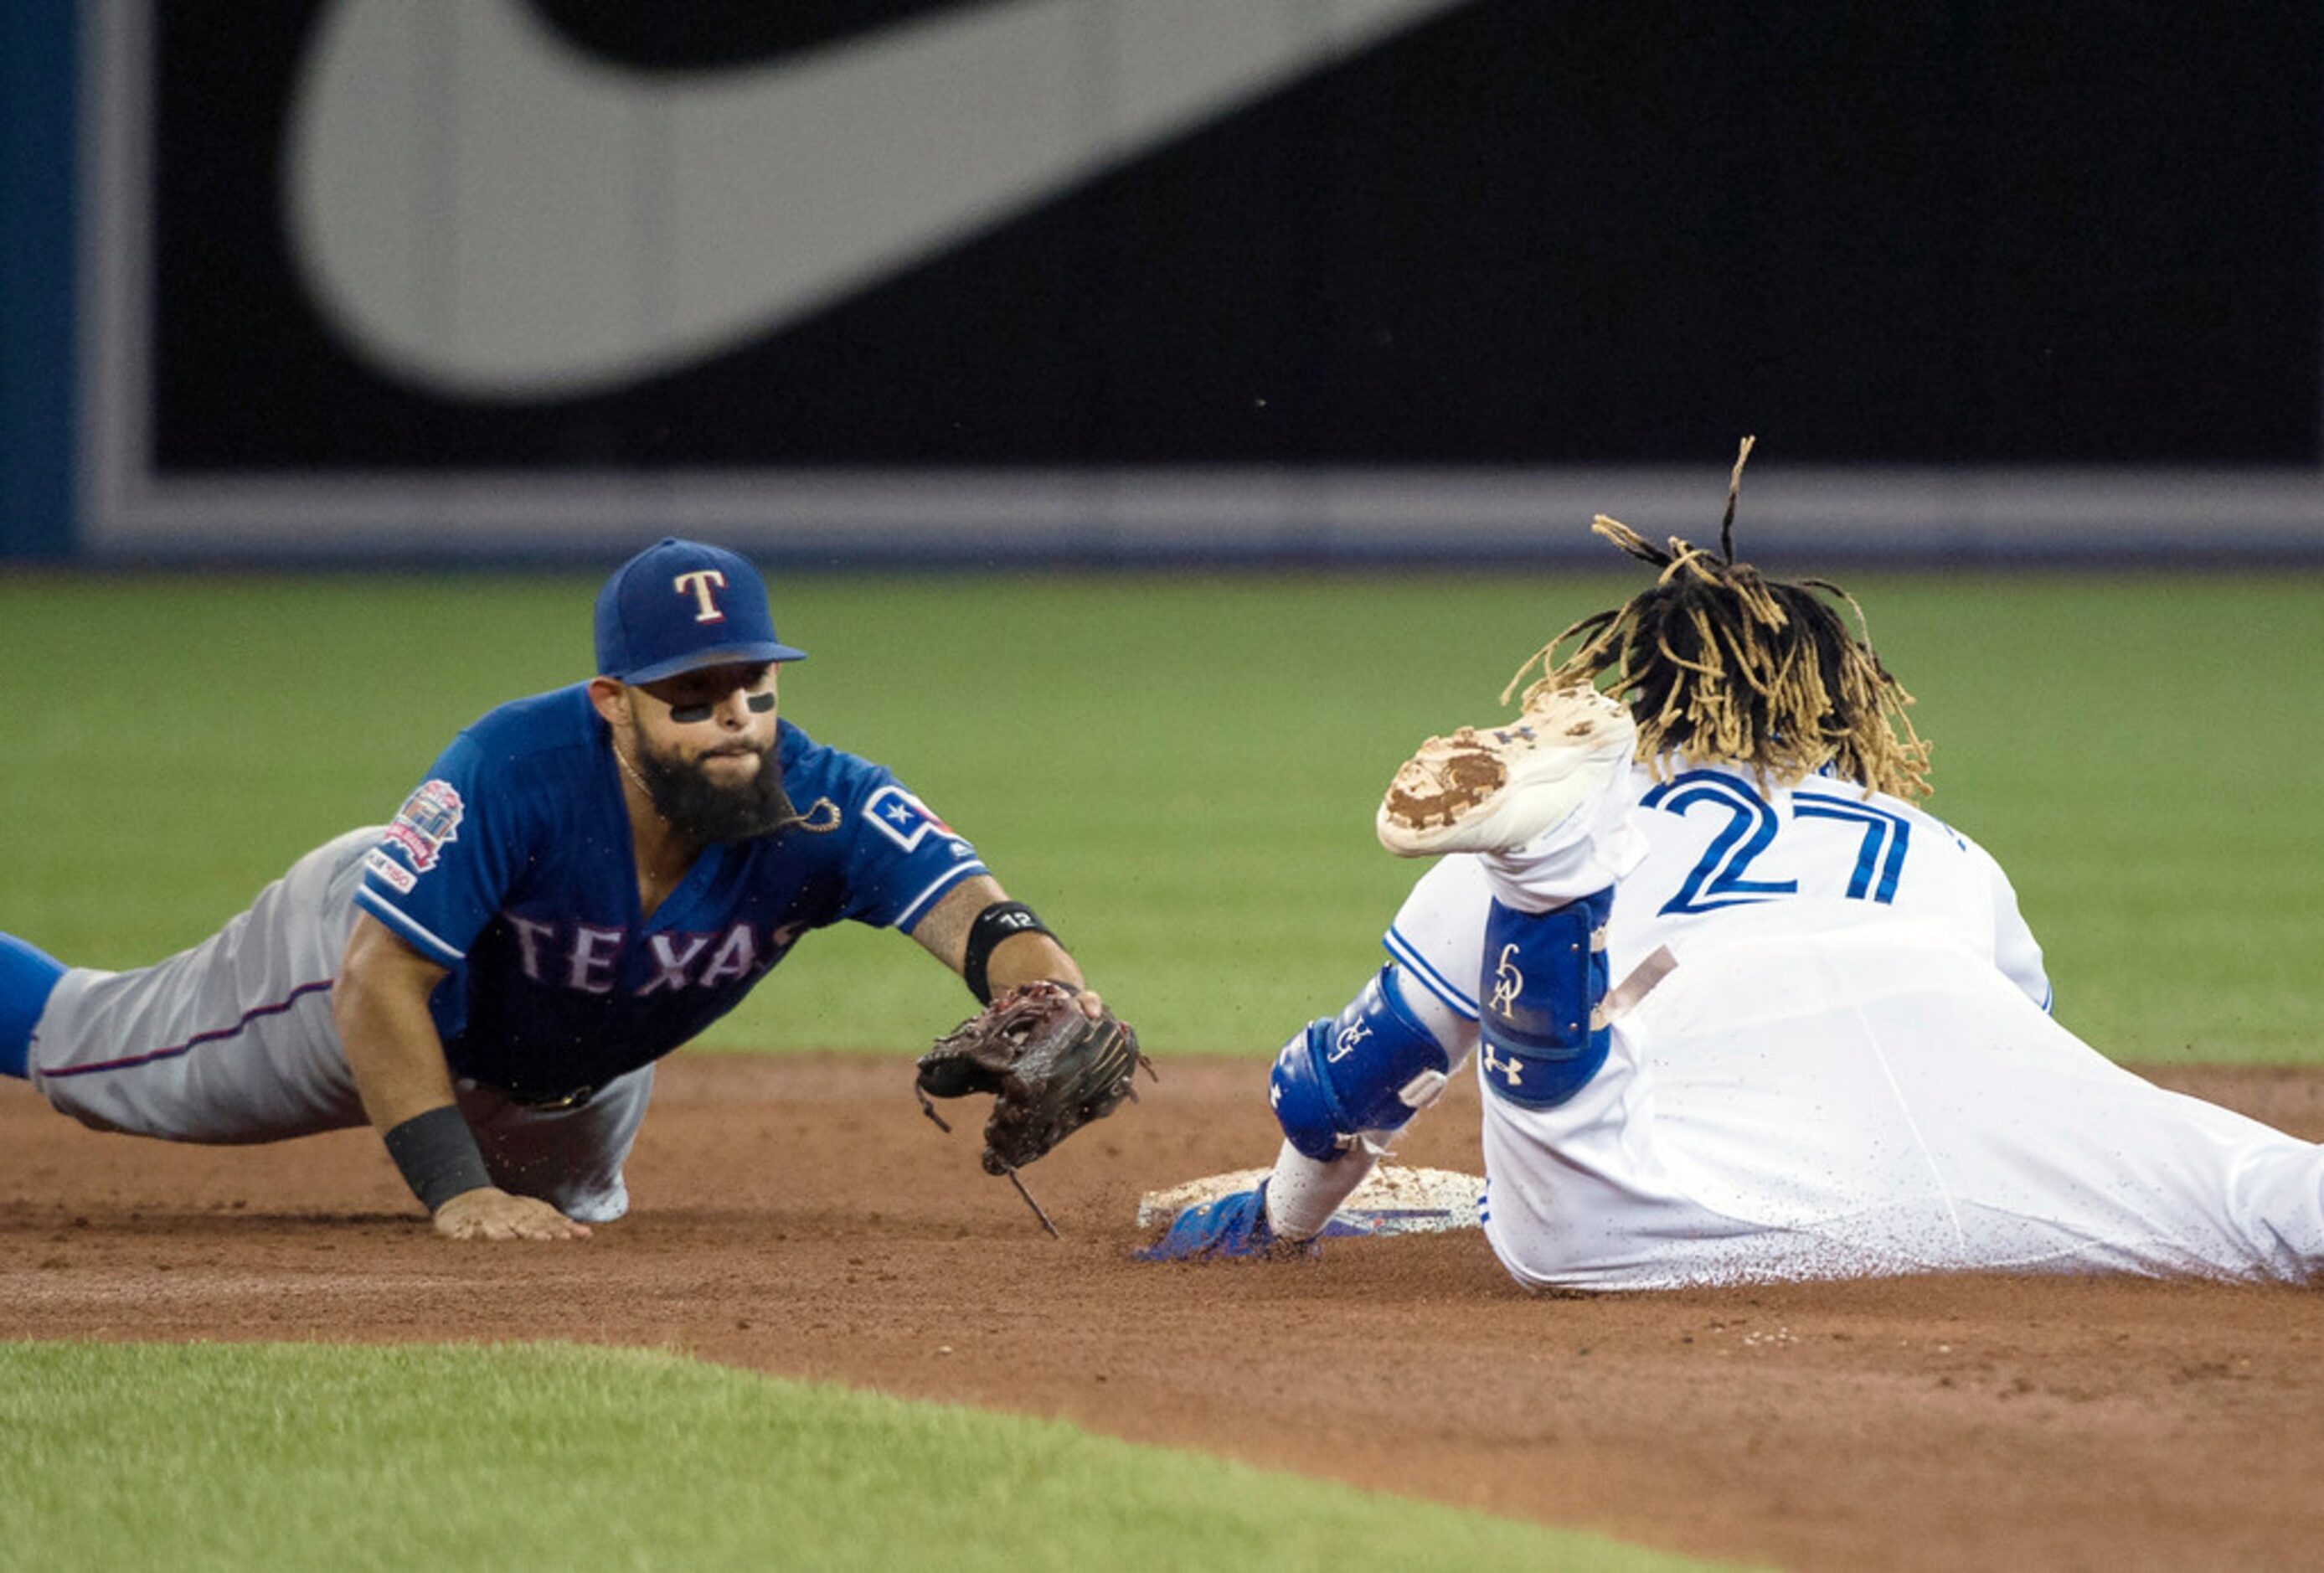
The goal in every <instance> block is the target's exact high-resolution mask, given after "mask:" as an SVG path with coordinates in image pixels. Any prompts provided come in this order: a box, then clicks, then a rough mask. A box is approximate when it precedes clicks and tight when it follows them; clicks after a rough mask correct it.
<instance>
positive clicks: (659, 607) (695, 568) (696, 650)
mask: <svg viewBox="0 0 2324 1573" xmlns="http://www.w3.org/2000/svg"><path fill="white" fill-rule="evenodd" d="M806 656H807V652H806V651H804V650H794V649H792V648H791V647H790V646H789V645H788V644H785V643H782V642H781V641H780V640H779V639H777V638H776V637H775V615H774V613H773V612H772V611H770V610H769V609H768V606H767V581H766V580H765V579H763V578H760V577H759V570H758V569H755V568H752V566H751V565H750V564H749V563H748V562H747V561H745V560H743V559H742V558H741V557H739V556H737V555H736V554H735V553H733V552H731V551H727V550H726V549H725V548H724V547H719V546H705V545H703V544H702V543H701V542H700V541H680V540H678V538H677V537H676V536H674V535H673V536H666V537H664V538H663V539H662V540H661V541H659V542H658V543H656V544H655V545H652V546H649V547H647V548H646V549H645V550H644V551H641V552H639V553H638V554H637V555H636V556H635V557H633V558H632V559H630V560H629V561H627V562H625V563H623V564H622V566H621V567H619V568H617V569H614V570H613V578H609V579H607V580H606V581H605V588H604V589H602V590H599V591H598V592H597V670H598V671H600V672H602V673H604V675H605V676H607V677H612V678H619V679H621V680H622V681H623V682H628V683H650V682H653V681H655V680H658V679H660V678H666V677H675V676H677V675H678V673H679V672H682V671H693V670H694V669H695V668H696V667H698V666H719V665H723V664H724V663H726V662H737V661H800V660H804V659H805V658H806Z"/></svg>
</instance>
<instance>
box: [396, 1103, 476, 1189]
mask: <svg viewBox="0 0 2324 1573" xmlns="http://www.w3.org/2000/svg"><path fill="white" fill-rule="evenodd" d="M382 1139H383V1141H385V1142H386V1143H387V1155H388V1156H389V1157H390V1158H392V1159H394V1160H395V1166H396V1167H397V1168H398V1169H400V1170H403V1183H404V1184H406V1185H408V1186H410V1188H411V1194H412V1195H414V1196H416V1197H418V1198H420V1206H421V1207H424V1208H427V1209H428V1210H429V1213H430V1214H431V1215H432V1214H433V1213H434V1212H435V1211H436V1209H437V1208H439V1207H442V1206H443V1205H444V1204H445V1203H446V1202H447V1201H449V1200H451V1199H452V1198H454V1197H456V1196H458V1195H459V1194H460V1193H461V1192H462V1191H467V1190H475V1189H479V1188H481V1187H484V1186H487V1185H490V1184H491V1183H492V1182H493V1177H492V1176H491V1175H490V1174H489V1173H487V1172H486V1171H485V1169H484V1153H483V1152H480V1151H479V1150H478V1149H477V1147H476V1138H475V1133H473V1132H471V1131H470V1130H469V1129H468V1122H467V1120H466V1118H464V1117H463V1116H462V1115H461V1113H460V1109H459V1106H458V1105H457V1104H446V1105H445V1106H443V1107H442V1108H440V1109H429V1111H428V1112H427V1113H426V1114H424V1115H412V1116H411V1117H410V1119H408V1120H406V1121H404V1122H403V1124H400V1125H398V1126H396V1127H395V1129H393V1130H392V1131H390V1132H388V1133H387V1134H386V1135H385V1136H384V1137H383V1138H382Z"/></svg>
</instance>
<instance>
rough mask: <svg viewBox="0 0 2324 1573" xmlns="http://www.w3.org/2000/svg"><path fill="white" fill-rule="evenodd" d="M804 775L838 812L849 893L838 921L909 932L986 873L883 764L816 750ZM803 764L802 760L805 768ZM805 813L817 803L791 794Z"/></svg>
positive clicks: (954, 832) (980, 862)
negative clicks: (959, 886) (968, 881)
mask: <svg viewBox="0 0 2324 1573" xmlns="http://www.w3.org/2000/svg"><path fill="white" fill-rule="evenodd" d="M814 753H815V754H816V758H815V760H814V761H813V762H812V764H811V765H810V766H809V768H808V770H807V772H806V773H807V774H808V775H810V776H811V777H812V778H813V779H814V782H815V789H814V790H815V791H816V792H818V793H820V794H821V795H823V796H825V797H828V798H830V799H831V800H833V801H834V802H835V804H836V806H837V808H838V810H839V815H838V819H839V828H838V830H837V832H836V834H838V835H840V836H843V837H845V838H846V840H845V846H844V855H843V866H844V884H845V894H844V897H843V898H842V904H841V907H840V910H839V912H838V914H837V915H838V916H840V917H843V918H849V919H853V921H856V922H859V923H870V924H871V925H873V926H874V927H877V928H882V929H900V930H903V931H904V932H906V933H910V932H911V931H912V930H913V929H915V928H917V927H918V924H919V921H920V920H921V919H922V918H925V917H927V914H928V911H929V909H930V908H932V907H934V906H935V905H936V902H938V901H939V900H941V899H942V898H943V896H944V893H945V892H946V891H948V890H950V889H952V888H953V887H954V885H956V884H959V883H960V882H961V881H962V880H964V879H966V878H968V877H969V876H970V875H972V874H982V873H984V872H985V867H984V863H983V860H982V859H981V858H980V857H978V856H977V854H976V848H975V847H973V846H971V845H970V844H969V841H968V839H967V837H964V836H962V835H961V834H960V832H958V831H957V830H954V828H952V827H951V826H949V825H947V824H945V822H944V820H942V819H939V818H937V817H936V813H935V812H934V810H930V809H929V808H928V806H927V804H926V803H924V802H922V801H920V800H919V799H918V797H917V796H915V795H914V794H913V793H912V792H911V791H909V790H908V788H906V787H905V786H904V785H903V783H902V782H899V781H898V780H897V779H896V778H895V776H894V775H892V774H891V773H889V771H888V770H887V769H886V768H885V767H883V766H881V765H877V764H873V763H870V762H869V761H868V760H862V759H858V758H856V757H855V756H854V755H853V754H842V753H840V752H839V751H838V750H836V749H825V748H821V747H816V748H815V749H814ZM803 763H804V762H803ZM792 796H793V798H794V799H795V800H797V801H798V805H799V810H800V811H801V812H802V813H807V814H808V815H809V818H810V820H812V819H813V811H812V801H811V800H810V798H809V797H807V795H805V794H803V793H801V792H798V791H794V792H793V794H792Z"/></svg>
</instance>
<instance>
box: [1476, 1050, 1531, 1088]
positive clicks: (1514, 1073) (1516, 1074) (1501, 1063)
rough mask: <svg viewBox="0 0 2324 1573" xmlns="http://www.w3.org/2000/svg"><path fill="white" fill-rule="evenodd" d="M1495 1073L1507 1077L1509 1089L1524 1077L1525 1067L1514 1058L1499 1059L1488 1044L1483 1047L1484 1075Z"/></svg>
mask: <svg viewBox="0 0 2324 1573" xmlns="http://www.w3.org/2000/svg"><path fill="white" fill-rule="evenodd" d="M1495 1071H1499V1072H1500V1073H1501V1074H1502V1075H1503V1076H1506V1077H1508V1078H1509V1085H1510V1086H1511V1087H1515V1086H1517V1083H1518V1082H1519V1081H1521V1080H1522V1079H1524V1076H1525V1067H1524V1066H1523V1065H1522V1064H1520V1063H1519V1062H1518V1061H1517V1059H1515V1058H1514V1057H1512V1058H1510V1059H1501V1058H1500V1057H1499V1055H1497V1054H1495V1053H1494V1052H1493V1046H1492V1045H1491V1044H1490V1043H1488V1044H1486V1045H1485V1074H1486V1075H1488V1076H1490V1075H1492V1074H1493V1073H1494V1072H1495Z"/></svg>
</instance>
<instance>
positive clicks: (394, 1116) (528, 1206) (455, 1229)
mask: <svg viewBox="0 0 2324 1573" xmlns="http://www.w3.org/2000/svg"><path fill="white" fill-rule="evenodd" d="M443 976H444V969H443V968H442V967H438V966H437V965H436V964H435V963H434V962H432V961H430V960H429V959H428V958H425V957H423V956H421V955H420V953H419V952H418V951H416V950H414V949H412V948H410V946H408V945H406V944H405V943H404V942H403V941H402V940H401V939H397V938H396V937H395V935H394V934H392V932H390V931H389V930H388V929H387V928H386V926H385V925H384V924H382V923H381V922H379V921H377V920H376V919H374V918H373V917H371V916H370V915H369V914H368V913H365V914H361V915H359V916H357V918H356V919H355V932H354V933H352V934H351V935H349V936H348V939H347V948H346V953H345V954H344V955H343V956H342V957H341V958H340V962H339V976H338V978H337V981H336V982H335V983H334V984H333V985H331V1016H332V1020H333V1021H334V1022H336V1024H337V1027H338V1032H339V1041H340V1042H341V1044H342V1045H343V1046H344V1047H345V1048H346V1055H347V1069H349V1070H350V1071H352V1072H353V1073H354V1076H355V1088H356V1090H357V1091H358V1092H359V1093H361V1094H362V1096H363V1103H364V1113H365V1114H367V1115H370V1116H371V1122H372V1124H373V1125H374V1127H376V1128H377V1130H378V1131H379V1133H380V1135H381V1138H382V1139H383V1141H385V1142H386V1143H387V1150H388V1152H389V1154H390V1155H391V1156H392V1157H393V1158H394V1159H395V1161H396V1167H397V1168H399V1169H401V1170H402V1171H403V1178H404V1180H405V1181H406V1182H407V1183H408V1184H410V1187H411V1189H412V1193H413V1194H414V1195H416V1196H417V1197H419V1198H420V1204H421V1205H422V1206H423V1207H425V1208H428V1210H429V1214H430V1215H431V1217H433V1218H434V1220H435V1225H436V1232H437V1233H438V1234H439V1235H444V1236H446V1237H447V1238H449V1239H455V1240H566V1239H577V1238H580V1237H582V1236H584V1235H587V1234H588V1233H589V1228H588V1226H587V1225H586V1224H582V1223H577V1222H576V1221H575V1220H573V1219H571V1218H568V1217H566V1216H565V1215H564V1214H563V1213H560V1212H558V1210H557V1209H556V1208H553V1207H551V1206H549V1204H548V1203H547V1202H545V1201H541V1200H539V1199H538V1198H533V1197H529V1196H512V1195H511V1194H509V1193H508V1192H507V1191H504V1190H502V1189H499V1188H498V1187H496V1186H494V1185H493V1183H492V1181H491V1180H490V1178H489V1177H488V1176H487V1175H486V1173H485V1171H484V1155H483V1153H481V1152H478V1151H477V1148H476V1139H475V1136H474V1135H472V1134H470V1133H469V1131H468V1125H467V1122H466V1120H465V1119H463V1118H462V1117H461V1115H460V1109H459V1106H458V1104H457V1103H456V1102H455V1101H454V1099H453V1096H452V1073H451V1071H450V1070H449V1069H447V1067H446V1065H445V1063H444V1043H443V1040H442V1039H440V1038H439V1037H438V1036H437V1033H436V1022H435V1018H434V1017H433V1016H431V1015H430V1014H429V1011H428V996H429V992H430V991H432V990H433V989H434V988H435V986H436V985H437V983H438V981H439V980H440V979H441V978H442V977H443Z"/></svg>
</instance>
